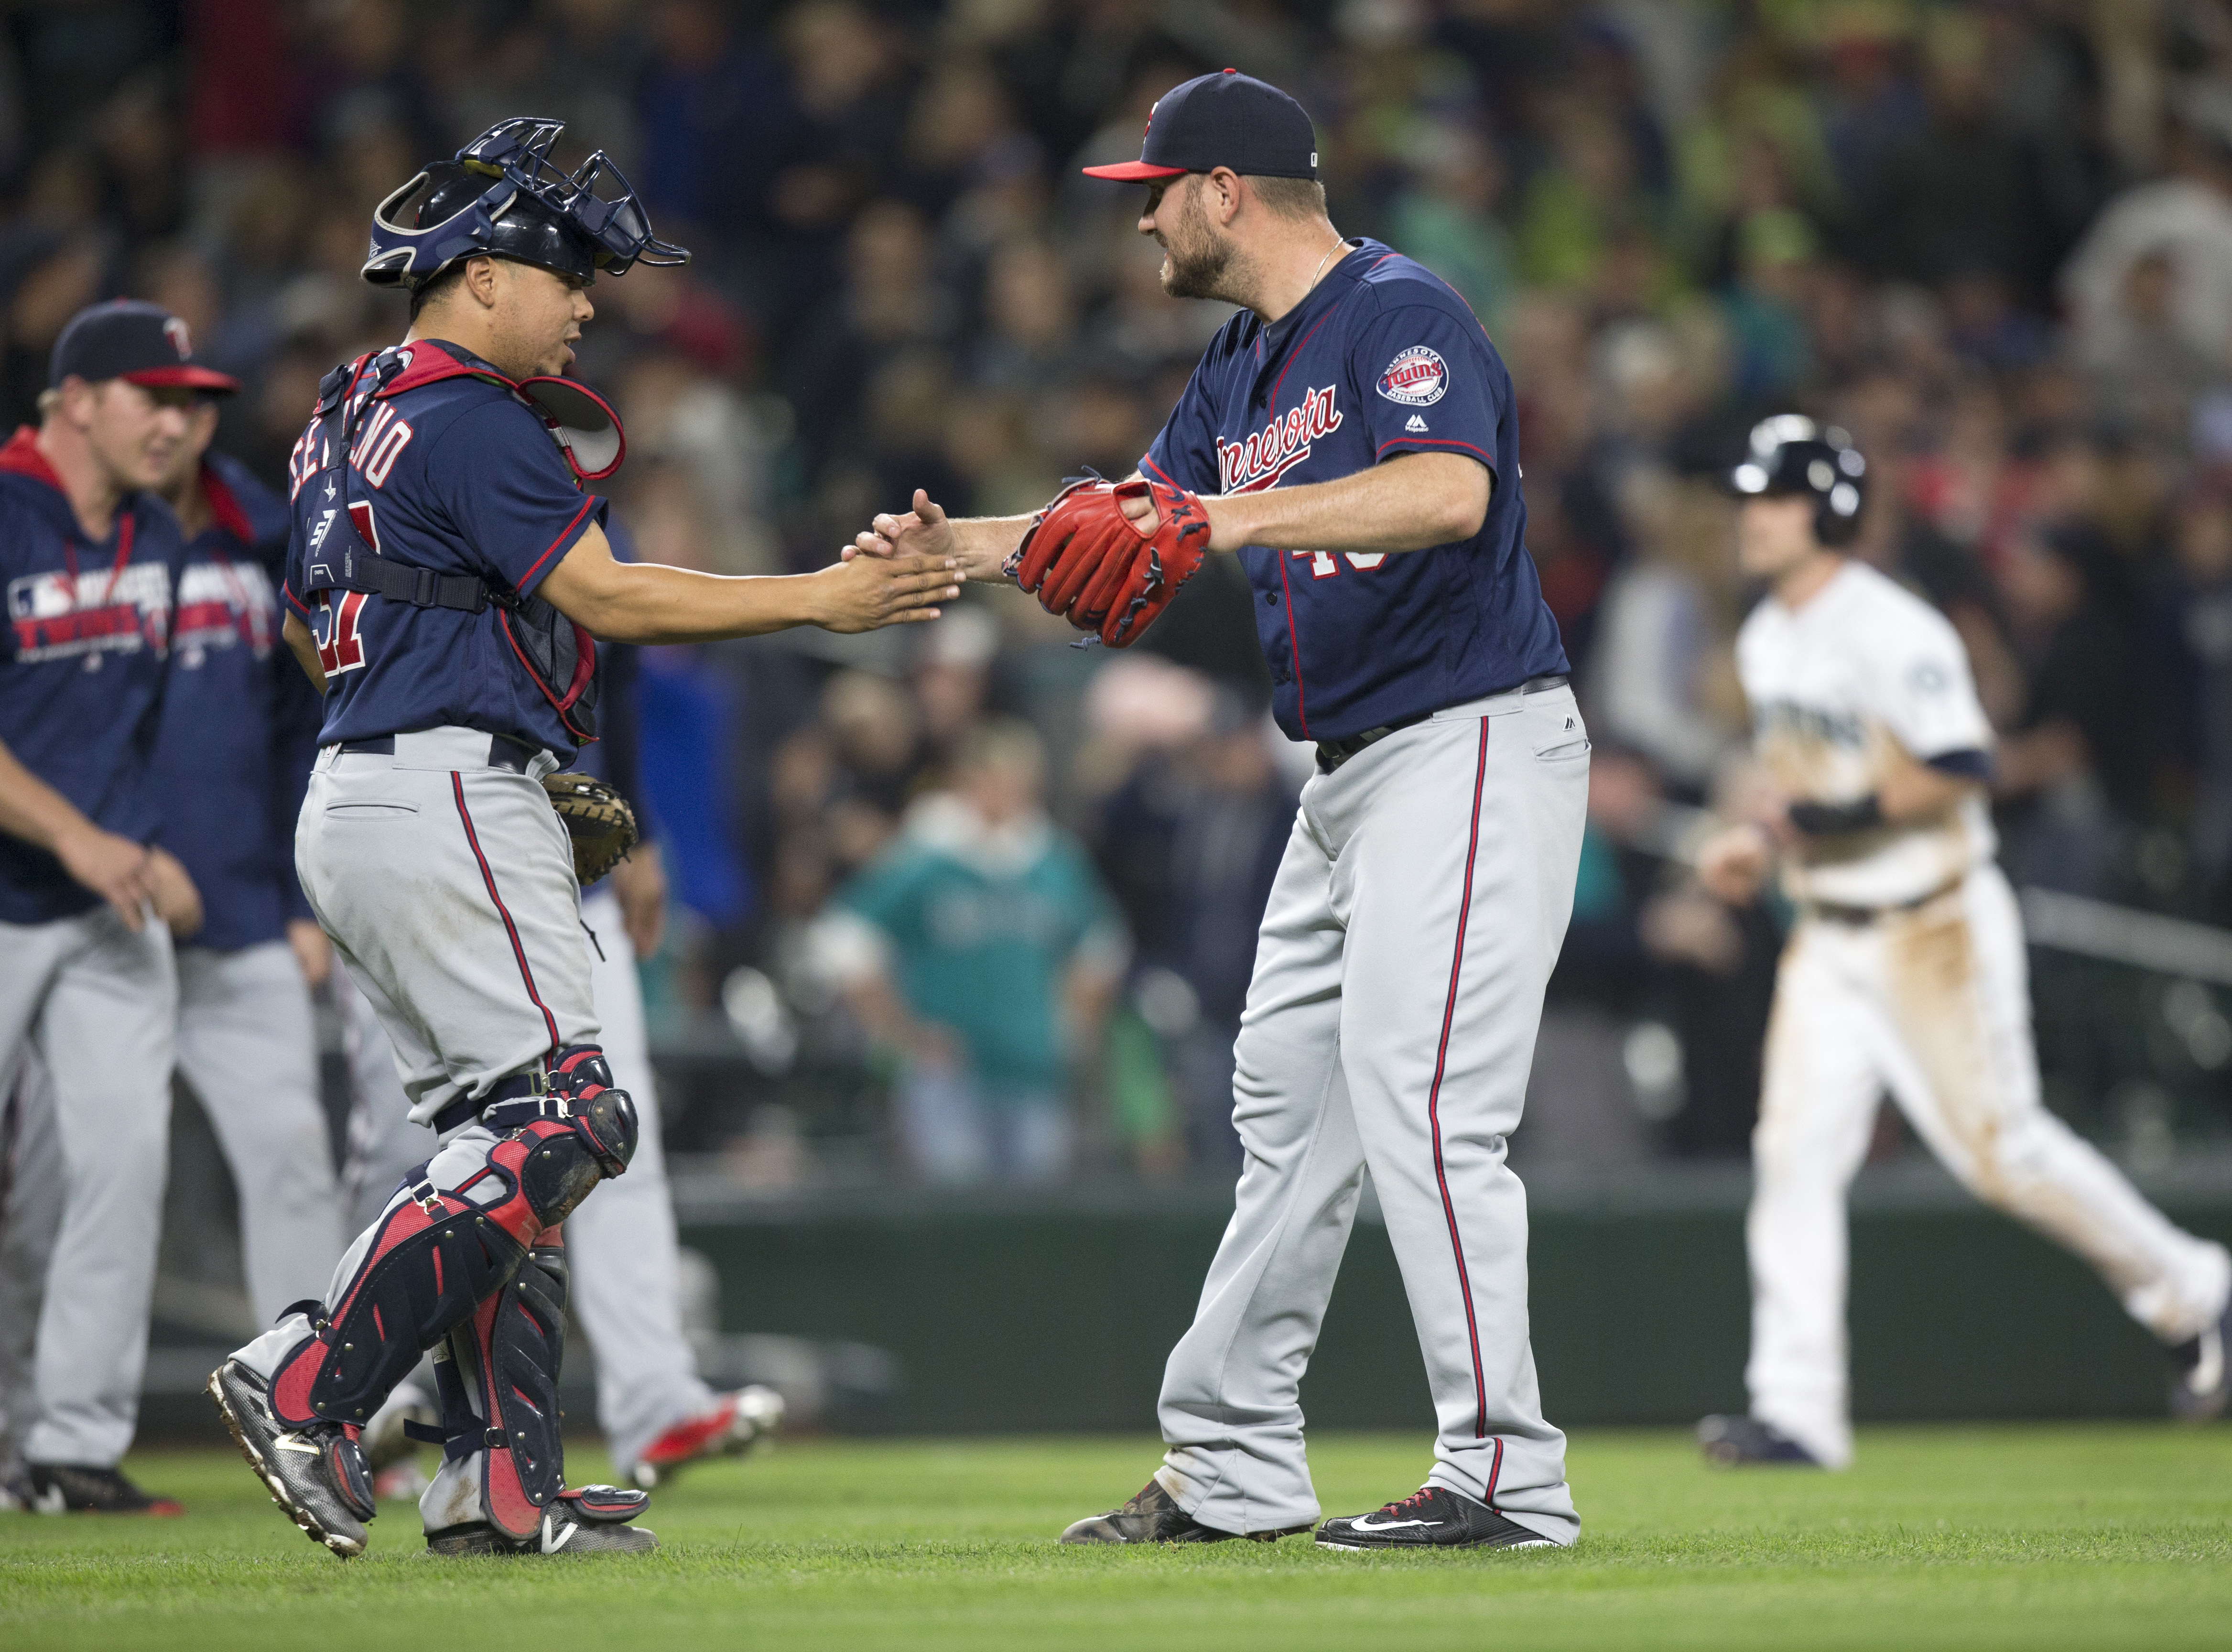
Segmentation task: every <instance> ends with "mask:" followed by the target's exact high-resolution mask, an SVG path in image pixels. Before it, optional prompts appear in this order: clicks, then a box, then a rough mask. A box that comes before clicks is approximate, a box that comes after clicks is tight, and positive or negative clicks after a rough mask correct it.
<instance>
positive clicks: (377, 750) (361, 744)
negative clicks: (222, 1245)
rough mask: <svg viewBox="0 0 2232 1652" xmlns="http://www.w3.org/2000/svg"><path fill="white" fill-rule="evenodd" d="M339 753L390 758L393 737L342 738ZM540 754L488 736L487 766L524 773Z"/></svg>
mask: <svg viewBox="0 0 2232 1652" xmlns="http://www.w3.org/2000/svg"><path fill="white" fill-rule="evenodd" d="M341 754H342V755H343V756H344V757H362V756H367V755H369V756H373V757H382V758H392V757H393V756H394V755H395V737H394V736H393V734H383V735H381V736H380V738H378V739H376V740H343V741H342V742H341ZM540 755H541V754H540V753H539V752H536V751H531V750H529V748H528V747H526V746H523V745H521V744H520V743H519V742H518V741H516V740H508V739H506V738H504V737H503V735H501V734H491V735H490V736H489V754H488V766H489V767H490V768H491V769H509V771H511V772H512V773H514V774H525V773H527V772H528V771H529V769H530V767H531V766H532V765H533V764H534V762H535V758H537V757H538V756H540Z"/></svg>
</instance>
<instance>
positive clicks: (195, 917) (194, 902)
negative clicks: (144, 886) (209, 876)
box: [147, 849, 202, 940]
mask: <svg viewBox="0 0 2232 1652" xmlns="http://www.w3.org/2000/svg"><path fill="white" fill-rule="evenodd" d="M147 875H148V880H149V881H150V883H151V884H152V888H150V889H149V891H148V895H149V898H150V899H151V900H152V901H154V903H155V915H156V916H157V917H158V918H160V919H161V920H163V922H164V924H165V927H167V928H168V929H169V930H170V932H171V933H172V934H173V935H175V936H176V937H177V938H178V940H185V938H186V937H187V936H189V935H191V934H192V933H194V932H195V931H196V930H198V929H199V928H200V927H202V892H201V891H200V890H199V889H197V888H194V880H193V878H192V876H191V875H190V874H189V873H188V872H187V870H186V868H185V867H183V866H181V865H179V864H178V856H177V855H173V854H172V853H171V851H170V850H168V849H149V850H148V851H147Z"/></svg>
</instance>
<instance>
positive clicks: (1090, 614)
mask: <svg viewBox="0 0 2232 1652" xmlns="http://www.w3.org/2000/svg"><path fill="white" fill-rule="evenodd" d="M1139 498H1145V499H1148V500H1150V501H1152V503H1153V504H1154V507H1155V513H1154V515H1153V516H1152V517H1147V518H1143V519H1142V520H1140V521H1139V522H1133V521H1132V519H1131V518H1130V517H1126V515H1125V514H1124V502H1125V501H1126V499H1139ZM1208 551H1209V513H1208V512H1207V511H1204V510H1203V509H1202V504H1201V498H1200V496H1199V495H1197V494H1193V493H1189V492H1187V491H1185V490H1184V489H1183V488H1174V487H1170V486H1168V485H1165V484H1163V483H1160V482H1150V481H1146V480H1145V479H1137V480H1133V481H1130V482H1104V481H1102V480H1100V478H1098V477H1093V478H1087V479H1085V480H1083V481H1078V482H1073V483H1071V484H1070V485H1068V486H1067V487H1066V488H1064V489H1063V490H1062V491H1061V492H1060V493H1058V494H1056V495H1055V496H1054V499H1053V502H1052V503H1051V504H1048V506H1047V507H1046V509H1045V510H1043V511H1040V512H1039V513H1038V515H1036V516H1035V517H1032V518H1031V525H1030V529H1029V530H1028V532H1027V533H1025V534H1024V535H1023V541H1022V543H1021V544H1020V545H1018V546H1016V547H1015V550H1014V552H1013V553H1012V554H1011V555H1010V556H1009V558H1008V561H1007V564H1006V567H1007V571H1008V573H1009V575H1010V576H1012V577H1013V578H1014V579H1015V582H1017V583H1018V584H1020V585H1021V586H1022V588H1023V589H1025V590H1027V591H1031V592H1035V593H1036V595H1037V596H1038V599H1039V603H1040V606H1041V607H1042V608H1045V609H1046V611H1047V612H1048V613H1049V614H1059V615H1061V616H1062V617H1063V618H1064V619H1066V620H1067V621H1069V622H1070V623H1071V624H1072V625H1074V626H1075V627H1076V628H1078V629H1079V630H1080V631H1091V632H1094V633H1096V634H1098V635H1099V636H1100V641H1103V642H1105V643H1106V644H1107V645H1108V646H1109V647H1112V648H1122V647H1129V646H1130V645H1131V644H1132V643H1133V642H1136V641H1139V636H1140V634H1141V633H1143V632H1145V630H1146V628H1148V627H1149V626H1150V625H1152V624H1153V623H1154V621H1155V618H1156V616H1157V615H1159V614H1161V613H1162V611H1163V610H1164V609H1165V608H1168V607H1169V606H1170V605H1171V598H1172V597H1174V596H1176V595H1178V588H1179V587H1180V586H1181V585H1184V583H1185V582H1186V581H1188V580H1190V579H1191V578H1192V577H1193V576H1194V572H1195V570H1196V569H1198V568H1199V567H1200V566H1201V560H1202V558H1203V557H1204V556H1206V555H1207V554H1208Z"/></svg>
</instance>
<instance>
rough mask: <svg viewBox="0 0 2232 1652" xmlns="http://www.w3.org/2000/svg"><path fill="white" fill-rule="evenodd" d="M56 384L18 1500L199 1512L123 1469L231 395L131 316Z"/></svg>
mask: <svg viewBox="0 0 2232 1652" xmlns="http://www.w3.org/2000/svg"><path fill="white" fill-rule="evenodd" d="M47 382H48V388H47V390H46V391H45V392H44V393H42V395H41V397H40V399H39V408H40V422H39V427H38V429H37V430H36V431H33V430H30V429H29V428H25V429H23V430H19V431H17V432H16V435H15V437H14V438H13V439H11V440H10V441H9V442H8V444H7V445H6V446H4V447H0V580H4V582H5V588H6V592H7V601H8V628H9V629H8V640H7V643H6V646H5V652H4V654H0V729H4V730H5V731H6V733H5V737H4V738H5V742H6V743H5V745H0V959H6V966H5V967H4V968H0V1095H4V1094H7V1093H9V1092H10V1090H11V1089H13V1088H14V1085H15V1082H16V1073H17V1070H18V1068H19V1065H20V1063H21V1061H22V1058H23V1056H24V1055H25V1054H26V1053H27V1052H31V1051H35V1052H36V1054H37V1055H38V1056H39V1057H41V1058H42V1062H43V1064H44V1066H45V1068H46V1070H47V1072H48V1074H49V1076H50V1078H51V1083H52V1088H53V1090H54V1093H55V1105H54V1107H53V1109H51V1110H52V1122H53V1128H54V1132H55V1136H54V1140H55V1152H56V1154H57V1156H58V1159H59V1162H60V1164H61V1166H62V1182H63V1187H62V1193H61V1196H60V1198H59V1199H57V1200H54V1201H52V1202H53V1206H54V1208H53V1211H52V1219H53V1221H54V1227H53V1232H52V1258H53V1259H52V1261H51V1263H50V1264H49V1265H48V1267H47V1271H46V1278H45V1285H44V1292H43V1299H42V1304H41V1306H40V1308H39V1311H38V1312H39V1318H38V1328H37V1331H36V1339H35V1343H34V1348H33V1352H32V1364H33V1369H34V1373H35V1376H34V1382H33V1391H32V1392H31V1393H30V1394H29V1395H16V1394H10V1395H4V1396H0V1399H4V1402H5V1403H6V1404H7V1405H8V1407H9V1411H10V1415H9V1427H8V1430H7V1432H8V1433H9V1434H11V1435H15V1436H16V1441H17V1448H18V1449H19V1450H20V1452H21V1454H22V1463H21V1466H20V1467H17V1468H16V1469H14V1470H13V1471H11V1472H10V1479H11V1480H13V1482H14V1487H13V1490H12V1492H11V1493H10V1500H19V1499H22V1500H29V1502H31V1503H32V1504H34V1505H35V1506H38V1507H42V1508H62V1509H83V1510H100V1511H107V1512H136V1513H176V1512H178V1505H176V1504H175V1503H172V1502H171V1501H169V1500H168V1499H159V1498H151V1497H149V1496H148V1495H147V1494H146V1493H145V1492H142V1491H141V1490H140V1489H139V1487H138V1486H134V1485H133V1483H132V1482H131V1481H130V1480H127V1479H126V1478H125V1477H124V1476H123V1475H122V1474H121V1473H119V1472H118V1471H117V1467H116V1465H117V1463H118V1462H119V1461H120V1460H121V1459H122V1457H123V1455H124V1454H125V1451H126V1450H127V1448H128V1447H130V1445H131V1443H132V1434H133V1427H134V1425H135V1423H136V1422H137V1420H138V1416H139V1380H140V1376H141V1375H142V1373H143V1372H144V1370H145V1369H146V1361H147V1312H148V1304H149V1300H150V1297H151V1293H152V1291H153V1288H154V1281H155V1248H156V1243H157V1239H158V1237H159V1230H160V1226H161V1215H162V1207H163V1179H164V1169H165V1154H166V1152H167V1149H168V1146H169V1127H170V1116H171V1062H172V1025H173V1020H174V1018H175V1016H176V1014H177V1011H178V975H177V971H176V966H175V963H174V960H173V959H172V952H171V933H170V927H169V926H170V925H171V924H172V923H176V924H177V925H178V926H179V927H182V928H191V927H193V926H194V924H195V923H196V922H197V921H198V907H199V902H198V899H197V898H196V895H195V893H194V889H193V885H192V881H191V879H189V878H188V877H187V875H186V874H185V870H184V869H183V868H181V867H180V866H179V864H178V862H177V860H175V859H174V858H173V857H172V856H171V855H168V854H166V853H165V852H164V851H163V850H162V849H157V848H153V847H151V845H152V843H153V842H154V838H155V836H156V833H157V831H158V829H159V825H160V816H159V813H158V810H157V806H156V805H157V799H156V797H155V793H154V789H153V787H152V784H150V777H149V772H148V769H149V759H150V758H151V756H152V751H153V748H154V744H155V734H156V727H157V723H158V720H159V716H160V712H161V699H162V693H163V680H164V670H165V657H166V656H167V654H169V652H170V647H171V631H172V581H173V576H174V575H175V574H176V572H177V569H178V565H179V563H180V558H181V546H180V543H179V538H178V524H177V523H176V522H175V521H174V520H173V519H172V516H171V513H170V511H168V510H167V509H165V507H164V505H163V504H162V502H161V501H160V500H159V499H158V498H156V497H155V495H154V494H153V492H152V490H153V489H155V488H156V487H158V486H159V485H161V483H162V481H163V478H165V475H167V474H168V473H169V472H170V469H171V467H172V464H173V462H174V461H175V459H176V458H177V455H178V451H179V449H180V447H181V446H183V445H184V443H185V440H186V432H187V426H188V423H189V420H190V416H191V415H190V407H191V401H192V399H193V396H194V393H195V391H196V390H197V389H198V388H201V387H217V386H222V385H224V384H227V383H230V380H224V379H223V377H222V375H219V374H212V373H211V372H210V371H209V370H208V369H207V368H205V367H198V366H197V365H196V364H195V363H194V362H193V361H192V359H191V342H190V341H189V340H188V338H187V335H186V329H185V325H184V323H182V322H179V321H178V320H177V319H176V318H175V317H173V316H171V315H166V314H165V312H164V311H163V310H161V309H158V308H157V307H155V306H154V305H152V304H132V303H115V304H101V305H96V306H94V308H92V309H87V310H83V311H81V312H80V313H79V314H78V315H77V316H76V317H75V319H73V320H72V321H71V322H70V324H69V325H68V327H67V328H64V329H63V331H62V336H61V337H60V338H59V339H58V340H56V341H55V348H54V354H53V357H52V359H51V361H50V363H49V370H48V380H47ZM9 1248H10V1251H11V1252H13V1250H14V1248H15V1247H14V1246H13V1245H12V1244H11V1245H10V1247H9ZM17 1334H18V1335H20V1331H19V1332H18V1333H17ZM19 1407H20V1408H23V1409H22V1410H21V1411H20V1412H19V1410H18V1408H19ZM19 1415H20V1418H21V1421H18V1418H19Z"/></svg>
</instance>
